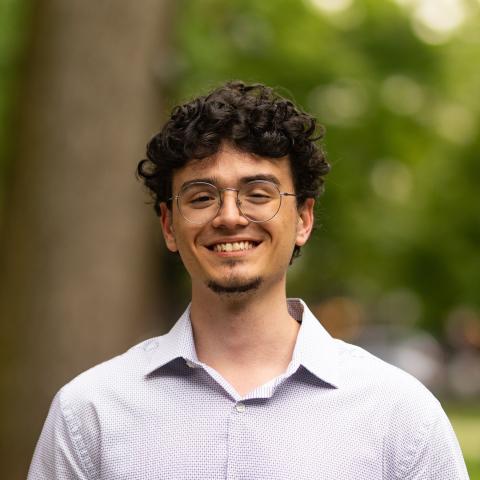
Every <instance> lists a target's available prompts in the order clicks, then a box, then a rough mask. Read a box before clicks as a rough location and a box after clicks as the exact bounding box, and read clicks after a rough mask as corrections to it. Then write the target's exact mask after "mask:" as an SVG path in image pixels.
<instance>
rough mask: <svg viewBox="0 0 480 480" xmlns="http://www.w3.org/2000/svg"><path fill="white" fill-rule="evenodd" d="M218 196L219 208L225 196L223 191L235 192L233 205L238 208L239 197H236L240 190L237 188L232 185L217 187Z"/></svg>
mask: <svg viewBox="0 0 480 480" xmlns="http://www.w3.org/2000/svg"><path fill="white" fill-rule="evenodd" d="M217 190H218V197H219V201H220V205H219V206H220V208H221V207H222V206H223V203H224V198H225V195H224V192H235V193H236V195H235V205H236V206H237V208H238V209H240V200H239V197H238V194H239V192H240V190H239V189H238V188H233V187H225V188H218V189H217Z"/></svg>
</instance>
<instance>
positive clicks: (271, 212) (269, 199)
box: [238, 180, 281, 222]
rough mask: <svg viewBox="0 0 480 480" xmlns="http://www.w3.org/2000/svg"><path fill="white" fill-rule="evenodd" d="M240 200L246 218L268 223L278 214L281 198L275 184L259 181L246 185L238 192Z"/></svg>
mask: <svg viewBox="0 0 480 480" xmlns="http://www.w3.org/2000/svg"><path fill="white" fill-rule="evenodd" d="M238 200H239V204H240V210H241V211H242V213H243V215H245V217H247V218H248V219H249V220H252V221H254V222H266V221H267V220H270V219H271V218H273V217H274V216H275V215H276V214H277V212H278V210H279V208H280V202H281V196H280V192H279V190H278V188H277V186H276V185H275V184H274V183H272V182H266V181H262V180H258V181H254V182H250V183H247V184H246V185H244V186H243V187H242V188H241V189H240V191H239V192H238Z"/></svg>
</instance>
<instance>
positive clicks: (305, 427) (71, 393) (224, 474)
mask: <svg viewBox="0 0 480 480" xmlns="http://www.w3.org/2000/svg"><path fill="white" fill-rule="evenodd" d="M289 311H290V314H291V315H292V316H293V317H294V318H296V319H297V321H299V322H301V326H300V330H299V333H298V337H297V341H296V345H295V349H294V353H293V356H292V360H291V362H290V364H289V366H288V368H287V370H286V371H285V373H284V374H282V375H280V376H278V377H277V378H275V379H273V380H271V381H269V382H268V383H266V384H264V385H262V386H260V387H258V388H256V389H255V390H253V391H251V392H250V393H248V394H247V395H245V396H243V397H242V396H240V395H239V394H238V393H237V392H236V391H235V390H234V388H233V387H232V386H231V385H230V384H229V383H228V382H227V381H226V380H225V379H224V378H222V376H221V375H220V374H219V373H218V372H216V371H215V370H214V369H213V368H211V367H209V366H208V365H205V364H203V363H202V362H200V361H199V359H198V357H197V354H196V351H195V344H194V340H193V334H192V326H191V322H190V315H189V309H187V311H186V312H185V313H184V314H183V316H182V317H181V318H180V319H179V320H178V322H177V323H176V324H175V326H174V327H173V328H172V330H171V331H170V332H169V333H167V334H166V335H163V336H160V337H156V338H153V339H150V340H147V341H144V342H142V343H140V344H138V345H136V346H135V347H133V348H131V349H130V350H128V351H127V352H126V353H124V354H123V355H120V356H118V357H115V358H113V359H111V360H109V361H107V362H105V363H102V364H100V365H97V366H96V367H94V368H92V369H90V370H88V371H86V372H84V373H83V374H81V375H79V376H78V377H76V378H75V379H74V380H72V381H71V382H70V383H68V384H67V385H65V386H64V387H63V388H62V389H61V390H60V391H59V392H58V394H57V395H56V396H55V399H54V400H53V403H52V406H51V408H50V412H49V414H48V418H47V420H46V422H45V425H44V427H43V431H42V434H41V436H40V439H39V441H38V444H37V447H36V450H35V454H34V457H33V460H32V464H31V466H30V472H29V475H28V480H73V479H78V480H153V479H156V480H157V479H168V480H171V479H178V480H183V479H185V480H187V479H192V480H193V479H195V480H217V479H231V480H233V479H235V480H237V479H238V480H239V479H242V480H257V479H258V480H293V479H295V480H312V479H319V480H320V479H322V480H376V479H388V480H394V479H402V480H403V479H418V480H420V479H422V480H427V479H428V480H457V479H458V480H460V479H462V480H464V479H468V474H467V471H466V468H465V463H464V461H463V458H462V454H461V451H460V448H459V445H458V442H457V439H456V437H455V434H454V432H453V430H452V427H451V425H450V422H449V421H448V419H447V417H446V415H445V413H444V411H443V409H442V407H441V406H440V404H439V402H438V401H437V400H436V399H435V397H434V396H433V395H432V394H431V393H430V392H429V391H428V390H427V389H426V388H425V387H423V385H422V384H420V383H419V382H418V381H417V380H416V379H414V378H413V377H412V376H410V375H409V374H407V373H405V372H403V371H402V370H399V369H398V368H396V367H393V366H391V365H389V364H387V363H385V362H383V361H382V360H380V359H378V358H376V357H374V356H373V355H371V354H369V353H367V352H366V351H364V350H363V349H361V348H359V347H356V346H353V345H349V344H347V343H345V342H343V341H340V340H336V339H333V338H332V337H331V336H330V335H329V334H328V333H327V332H326V330H325V329H324V328H323V327H322V326H321V325H320V323H319V322H318V321H317V319H316V318H315V317H314V316H313V314H312V313H311V312H310V311H309V310H308V308H307V307H306V305H305V304H304V303H303V302H301V301H300V300H289Z"/></svg>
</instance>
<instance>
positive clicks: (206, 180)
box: [180, 173, 280, 189]
mask: <svg viewBox="0 0 480 480" xmlns="http://www.w3.org/2000/svg"><path fill="white" fill-rule="evenodd" d="M256 180H264V181H266V182H272V183H274V184H275V185H277V187H279V186H280V180H279V179H278V178H277V177H276V176H275V175H271V174H266V173H259V174H257V175H249V176H248V177H242V178H240V180H239V181H238V184H239V185H245V184H246V183H249V182H255V181H256ZM197 182H204V183H210V184H212V185H215V186H217V184H218V183H219V182H218V178H217V177H203V178H193V179H192V180H188V181H187V182H184V183H183V184H182V185H181V187H180V189H183V188H185V187H188V185H191V184H192V183H197Z"/></svg>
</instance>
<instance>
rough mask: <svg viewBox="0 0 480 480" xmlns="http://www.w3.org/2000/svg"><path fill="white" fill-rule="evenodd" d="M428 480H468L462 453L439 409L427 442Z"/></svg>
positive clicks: (444, 416) (444, 415)
mask: <svg viewBox="0 0 480 480" xmlns="http://www.w3.org/2000/svg"><path fill="white" fill-rule="evenodd" d="M427 451H428V454H427V458H428V470H429V471H428V472H427V475H426V476H425V477H421V476H417V477H415V478H428V479H429V480H447V479H448V480H457V479H458V480H468V478H469V477H468V473H467V468H466V466H465V461H464V460H463V456H462V451H461V450H460V445H459V444H458V440H457V437H456V436H455V432H454V431H453V428H452V425H451V424H450V421H449V419H448V418H447V415H446V414H445V412H444V411H443V409H441V408H440V411H439V412H438V417H437V420H436V422H435V423H434V424H433V425H432V428H431V431H430V435H429V438H428V442H427Z"/></svg>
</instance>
